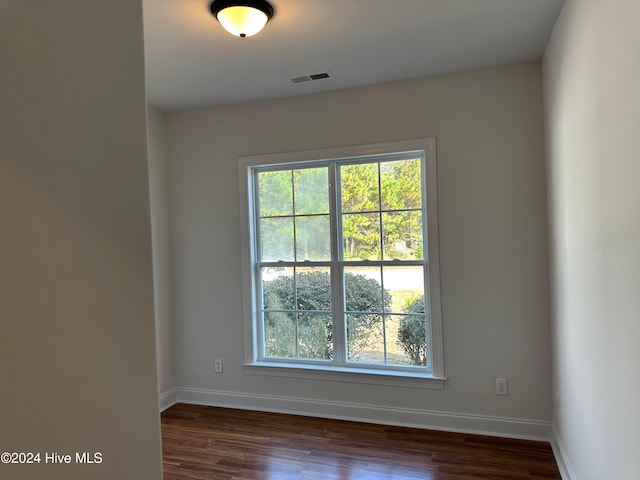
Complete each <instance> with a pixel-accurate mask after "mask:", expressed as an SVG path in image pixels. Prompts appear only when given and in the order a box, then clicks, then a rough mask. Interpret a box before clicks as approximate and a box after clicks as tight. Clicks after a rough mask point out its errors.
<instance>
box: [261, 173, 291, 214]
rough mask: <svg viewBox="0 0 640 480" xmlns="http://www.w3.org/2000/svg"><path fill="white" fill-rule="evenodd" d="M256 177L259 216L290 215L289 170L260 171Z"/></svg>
mask: <svg viewBox="0 0 640 480" xmlns="http://www.w3.org/2000/svg"><path fill="white" fill-rule="evenodd" d="M258 179H259V191H260V216H261V217H271V216H277V215H292V214H293V194H292V189H291V170H283V171H278V172H260V173H259V174H258Z"/></svg>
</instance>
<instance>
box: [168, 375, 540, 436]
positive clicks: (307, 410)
mask: <svg viewBox="0 0 640 480" xmlns="http://www.w3.org/2000/svg"><path fill="white" fill-rule="evenodd" d="M174 403H191V404H196V405H209V406H214V407H228V408H239V409H244V410H257V411H263V412H276V413H290V414H295V415H307V416H311V417H320V418H333V419H337V420H351V421H357V422H366V423H377V424H383V425H397V426H403V427H413V428H424V429H432V430H444V431H450V432H462V433H474V434H478V435H491V436H498V437H508V438H521V439H527V440H541V441H545V442H549V441H550V440H551V438H552V432H551V422H544V421H538V420H527V419H520V418H507V417H492V416H486V415H469V414H461V413H452V412H439V411H429V410H417V409H407V408H391V407H382V406H378V405H365V404H356V403H343V402H327V401H319V400H312V399H308V398H295V397H281V396H275V395H256V394H246V393H236V392H226V391H219V390H205V389H199V388H186V387H178V388H176V389H175V402H174Z"/></svg>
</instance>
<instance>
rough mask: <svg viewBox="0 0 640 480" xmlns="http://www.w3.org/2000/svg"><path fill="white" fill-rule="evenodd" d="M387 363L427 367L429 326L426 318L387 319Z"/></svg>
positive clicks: (405, 316) (397, 317) (393, 317)
mask: <svg viewBox="0 0 640 480" xmlns="http://www.w3.org/2000/svg"><path fill="white" fill-rule="evenodd" d="M385 326H386V329H387V330H386V338H387V349H388V350H387V363H390V364H395V365H415V366H422V367H424V366H426V365H427V326H426V322H425V318H424V316H409V315H394V316H389V317H386V320H385Z"/></svg>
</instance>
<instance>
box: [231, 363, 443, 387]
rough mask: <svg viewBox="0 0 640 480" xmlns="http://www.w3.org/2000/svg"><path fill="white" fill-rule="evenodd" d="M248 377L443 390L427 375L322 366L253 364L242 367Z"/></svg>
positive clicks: (434, 378) (431, 376)
mask: <svg viewBox="0 0 640 480" xmlns="http://www.w3.org/2000/svg"><path fill="white" fill-rule="evenodd" d="M243 367H244V372H245V373H246V374H248V375H266V376H271V377H287V378H303V379H311V380H326V381H332V382H347V383H364V384H368V385H386V386H394V387H406V388H426V389H431V390H443V389H444V382H445V381H446V378H444V377H435V376H433V375H431V374H428V373H421V372H406V371H389V370H373V369H367V370H363V369H360V368H348V367H331V368H329V367H325V366H322V365H291V364H286V363H272V362H255V363H245V364H243Z"/></svg>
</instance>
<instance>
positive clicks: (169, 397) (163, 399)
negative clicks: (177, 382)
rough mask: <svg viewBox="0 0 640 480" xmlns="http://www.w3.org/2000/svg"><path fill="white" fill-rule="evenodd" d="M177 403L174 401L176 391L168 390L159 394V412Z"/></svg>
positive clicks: (173, 389)
mask: <svg viewBox="0 0 640 480" xmlns="http://www.w3.org/2000/svg"><path fill="white" fill-rule="evenodd" d="M176 403H177V401H176V389H175V388H170V389H169V390H167V391H166V392H162V393H161V394H160V411H161V412H164V411H165V410H166V409H167V408H169V407H172V406H173V405H175V404H176Z"/></svg>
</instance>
